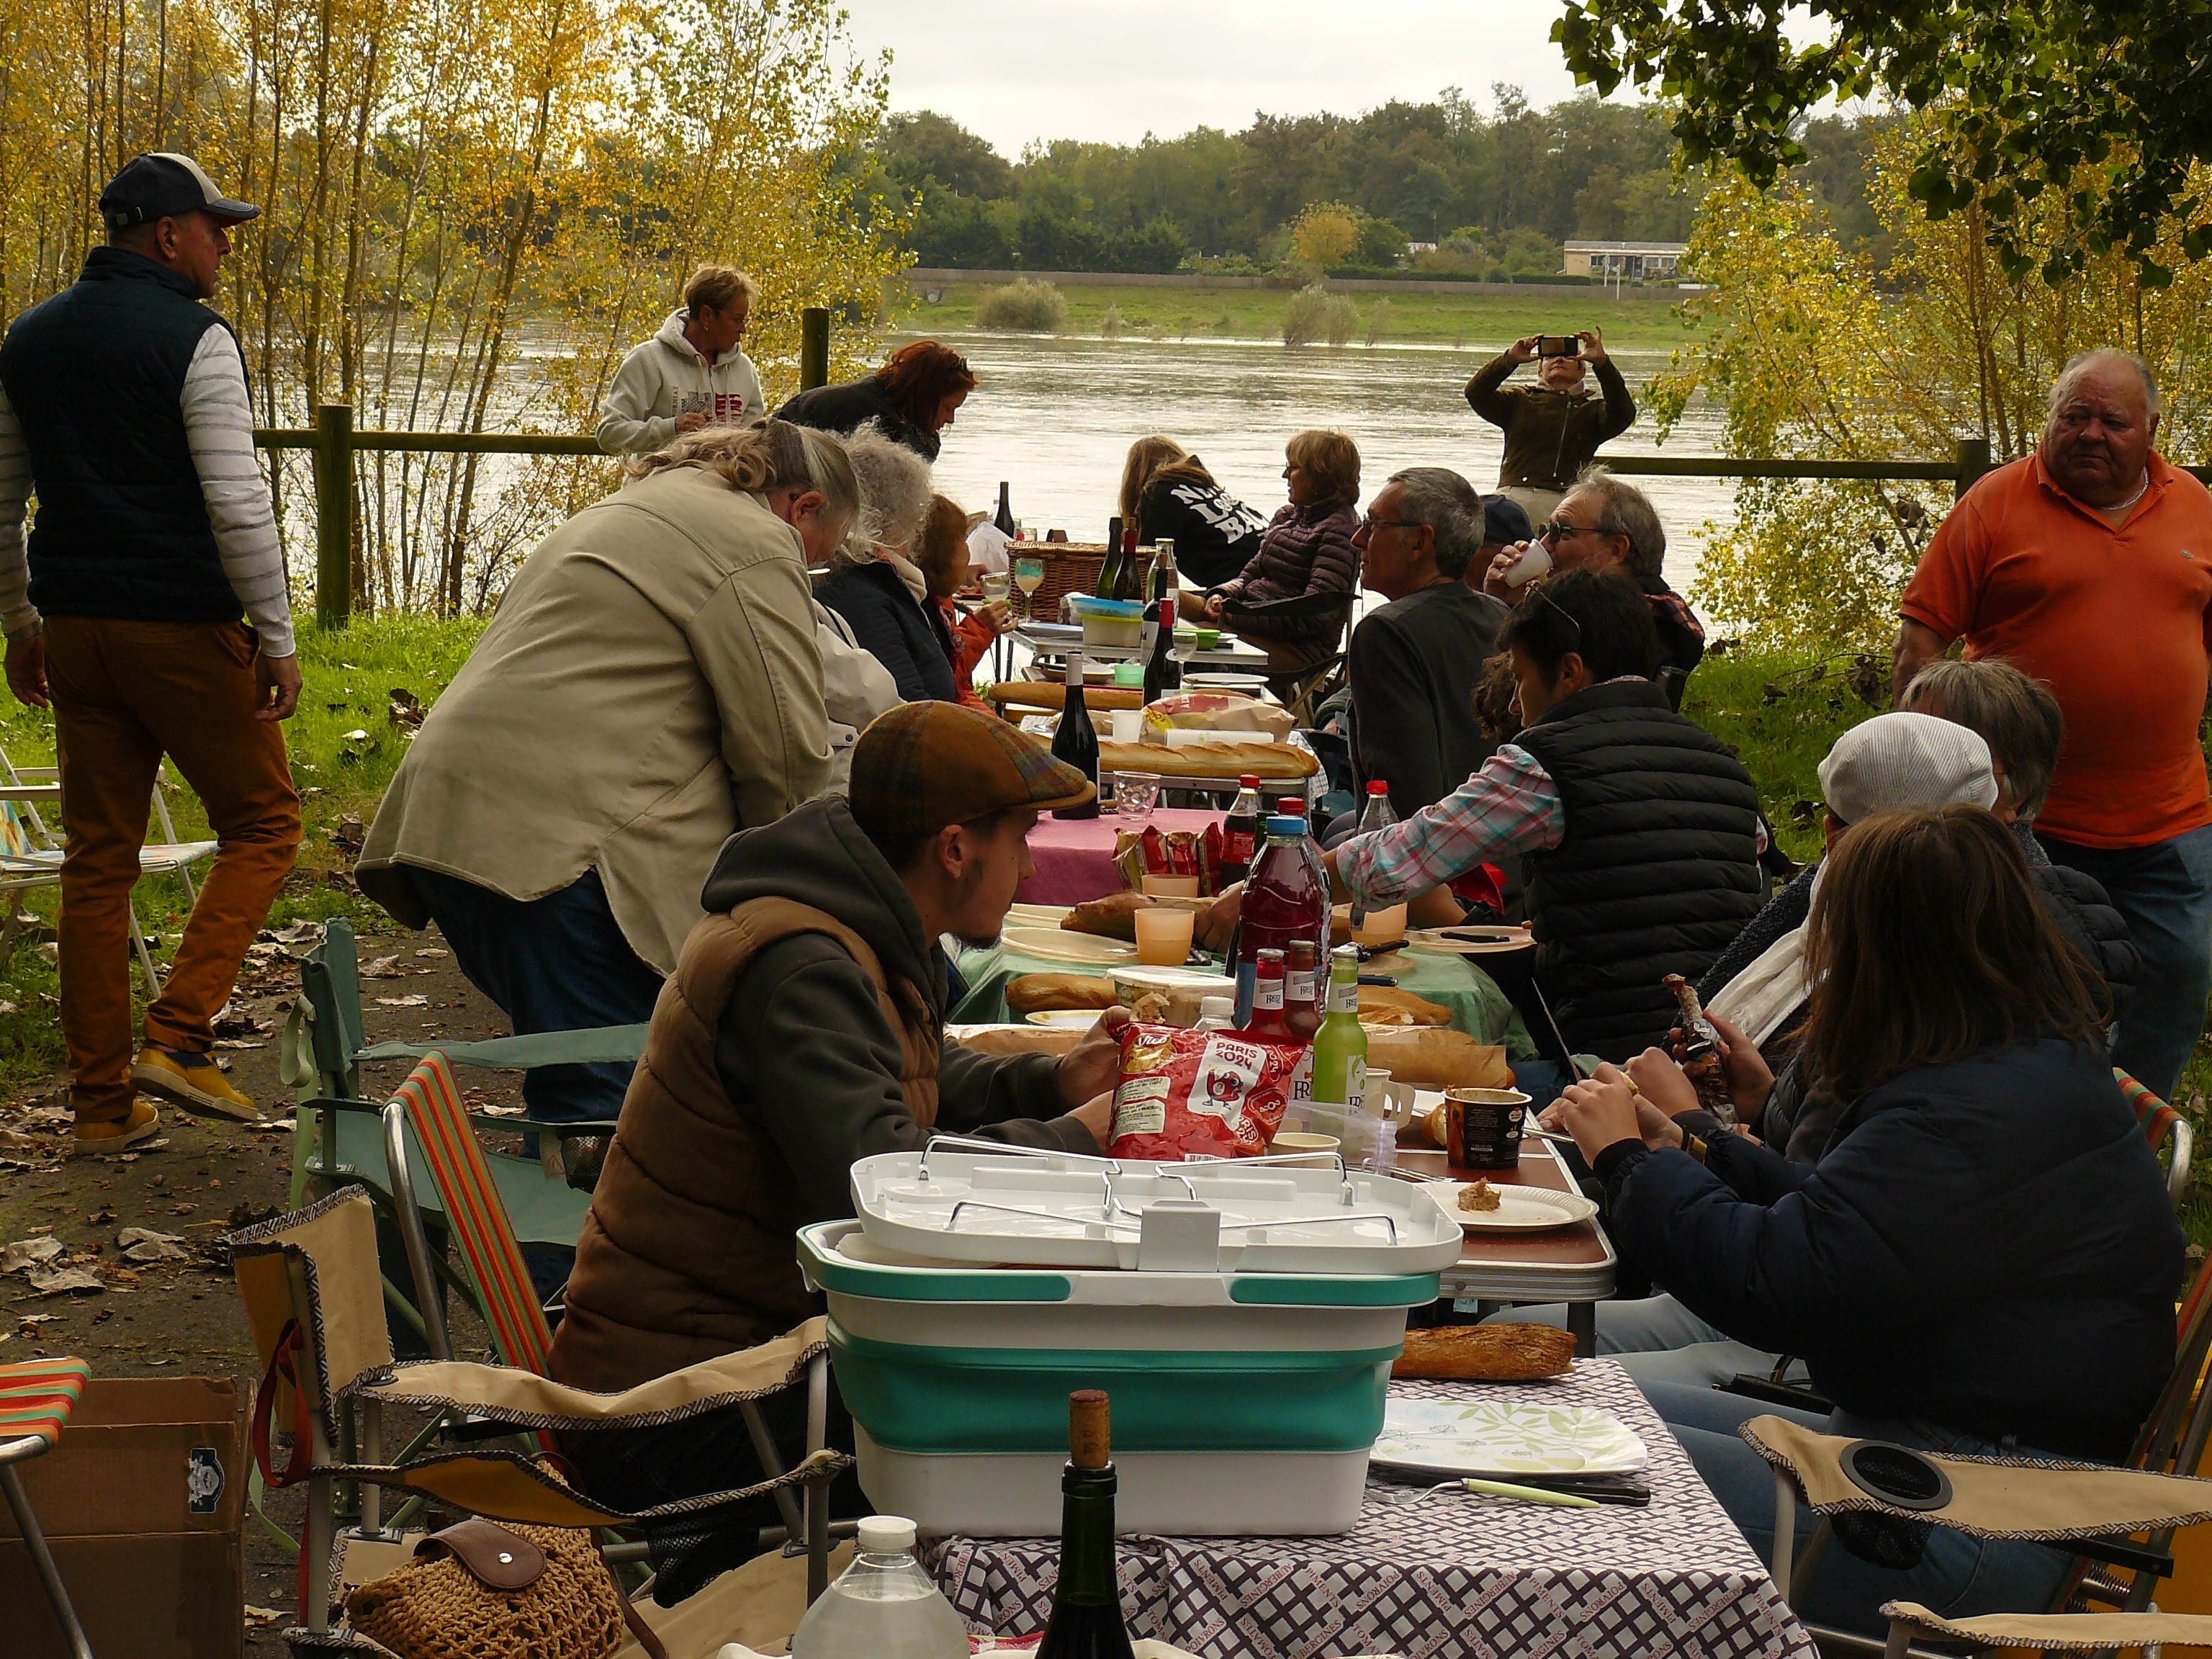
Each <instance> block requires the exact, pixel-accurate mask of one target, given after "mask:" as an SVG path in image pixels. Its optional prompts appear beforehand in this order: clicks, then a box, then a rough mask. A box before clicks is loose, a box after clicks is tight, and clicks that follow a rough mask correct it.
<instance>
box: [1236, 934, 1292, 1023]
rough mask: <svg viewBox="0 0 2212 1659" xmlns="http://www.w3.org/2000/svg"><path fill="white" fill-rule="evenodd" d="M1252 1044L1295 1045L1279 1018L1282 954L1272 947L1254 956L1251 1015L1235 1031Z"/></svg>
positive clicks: (1280, 1015)
mask: <svg viewBox="0 0 2212 1659" xmlns="http://www.w3.org/2000/svg"><path fill="white" fill-rule="evenodd" d="M1237 1029H1238V1030H1240V1031H1242V1032H1243V1034H1244V1035H1245V1036H1248V1037H1250V1038H1251V1039H1252V1040H1253V1041H1254V1042H1297V1037H1296V1036H1294V1035H1293V1034H1292V1032H1291V1028H1290V1026H1289V1024H1287V1023H1286V1022H1285V1020H1284V1018H1283V953H1282V952H1281V951H1278V950H1274V949H1273V948H1272V947H1270V948H1268V949H1267V950H1262V951H1258V952H1256V953H1255V958H1254V962H1253V982H1252V1012H1250V1013H1249V1015H1247V1016H1246V1017H1245V1020H1244V1024H1242V1025H1241V1026H1239V1027H1238V1028H1237Z"/></svg>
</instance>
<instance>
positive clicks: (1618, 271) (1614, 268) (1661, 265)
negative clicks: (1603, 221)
mask: <svg viewBox="0 0 2212 1659" xmlns="http://www.w3.org/2000/svg"><path fill="white" fill-rule="evenodd" d="M1685 250H1686V244H1684V243H1681V242H1587V241H1571V242H1569V243H1568V244H1567V263H1566V275H1568V276H1593V277H1596V278H1599V279H1600V280H1601V281H1605V282H1624V283H1640V282H1651V281H1660V280H1671V279H1672V278H1673V277H1674V276H1675V275H1677V273H1678V272H1679V271H1680V267H1681V264H1682V254H1683V252H1685Z"/></svg>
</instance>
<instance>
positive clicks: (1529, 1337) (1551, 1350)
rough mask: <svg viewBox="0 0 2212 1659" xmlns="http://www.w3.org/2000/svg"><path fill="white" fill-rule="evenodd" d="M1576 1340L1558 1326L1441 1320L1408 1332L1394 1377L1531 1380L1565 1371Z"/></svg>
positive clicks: (1559, 1374) (1521, 1381)
mask: <svg viewBox="0 0 2212 1659" xmlns="http://www.w3.org/2000/svg"><path fill="white" fill-rule="evenodd" d="M1574 1357H1575V1339H1574V1337H1573V1336H1572V1335H1571V1334H1569V1333H1568V1332H1566V1331H1563V1330H1561V1329H1560V1328H1559V1327H1558V1326H1556V1325H1440V1326H1437V1328H1435V1329H1433V1330H1425V1331H1407V1333H1406V1351H1405V1352H1403V1353H1401V1354H1400V1355H1399V1356H1398V1358H1397V1363H1396V1364H1393V1365H1392V1366H1391V1367H1390V1375H1391V1376H1405V1377H1425V1378H1429V1379H1431V1380H1433V1381H1438V1382H1453V1383H1459V1382H1468V1383H1533V1382H1534V1381H1535V1380H1536V1379H1537V1378H1538V1377H1540V1376H1565V1375H1566V1373H1567V1370H1568V1369H1569V1367H1570V1365H1571V1362H1572V1361H1573V1359H1574Z"/></svg>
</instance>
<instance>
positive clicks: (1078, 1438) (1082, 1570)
mask: <svg viewBox="0 0 2212 1659" xmlns="http://www.w3.org/2000/svg"><path fill="white" fill-rule="evenodd" d="M1067 1443H1068V1444H1067V1467H1066V1468H1065V1469H1063V1470H1062V1471H1061V1472H1060V1493H1061V1498H1060V1580H1059V1582H1058V1583H1055V1584H1054V1586H1053V1591H1052V1617H1051V1619H1050V1620H1048V1621H1047V1622H1046V1625H1045V1627H1044V1640H1043V1641H1042V1642H1040V1643H1039V1644H1037V1659H1131V1655H1130V1649H1129V1627H1128V1626H1127V1625H1126V1624H1124V1623H1123V1622H1122V1620H1121V1583H1120V1582H1119V1581H1118V1580H1117V1579H1116V1578H1115V1576H1114V1494H1115V1488H1116V1487H1117V1486H1118V1485H1119V1484H1120V1482H1119V1478H1118V1477H1117V1476H1116V1475H1115V1473H1114V1459H1113V1437H1112V1430H1111V1426H1110V1419H1109V1416H1108V1406H1107V1400H1106V1396H1105V1395H1104V1394H1103V1393H1102V1392H1100V1391H1099V1390H1098V1389H1081V1390H1079V1392H1077V1393H1074V1394H1072V1395H1068V1397H1067Z"/></svg>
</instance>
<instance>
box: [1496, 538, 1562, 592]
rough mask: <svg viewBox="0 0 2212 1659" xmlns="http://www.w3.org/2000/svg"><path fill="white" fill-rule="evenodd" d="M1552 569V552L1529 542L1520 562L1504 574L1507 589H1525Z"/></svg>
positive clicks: (1543, 546)
mask: <svg viewBox="0 0 2212 1659" xmlns="http://www.w3.org/2000/svg"><path fill="white" fill-rule="evenodd" d="M1550 568H1552V550H1551V549H1550V548H1548V547H1547V546H1545V545H1544V544H1543V543H1541V542H1530V543H1529V544H1528V551H1527V552H1526V553H1523V554H1522V556H1521V562H1519V563H1518V564H1516V565H1515V566H1514V567H1513V568H1511V569H1510V570H1509V571H1507V572H1506V573H1505V585H1506V586H1508V587H1526V586H1528V584H1529V583H1530V582H1533V581H1534V580H1536V578H1537V577H1539V576H1541V575H1542V574H1544V573H1545V572H1546V571H1547V570H1549V569H1550Z"/></svg>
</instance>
